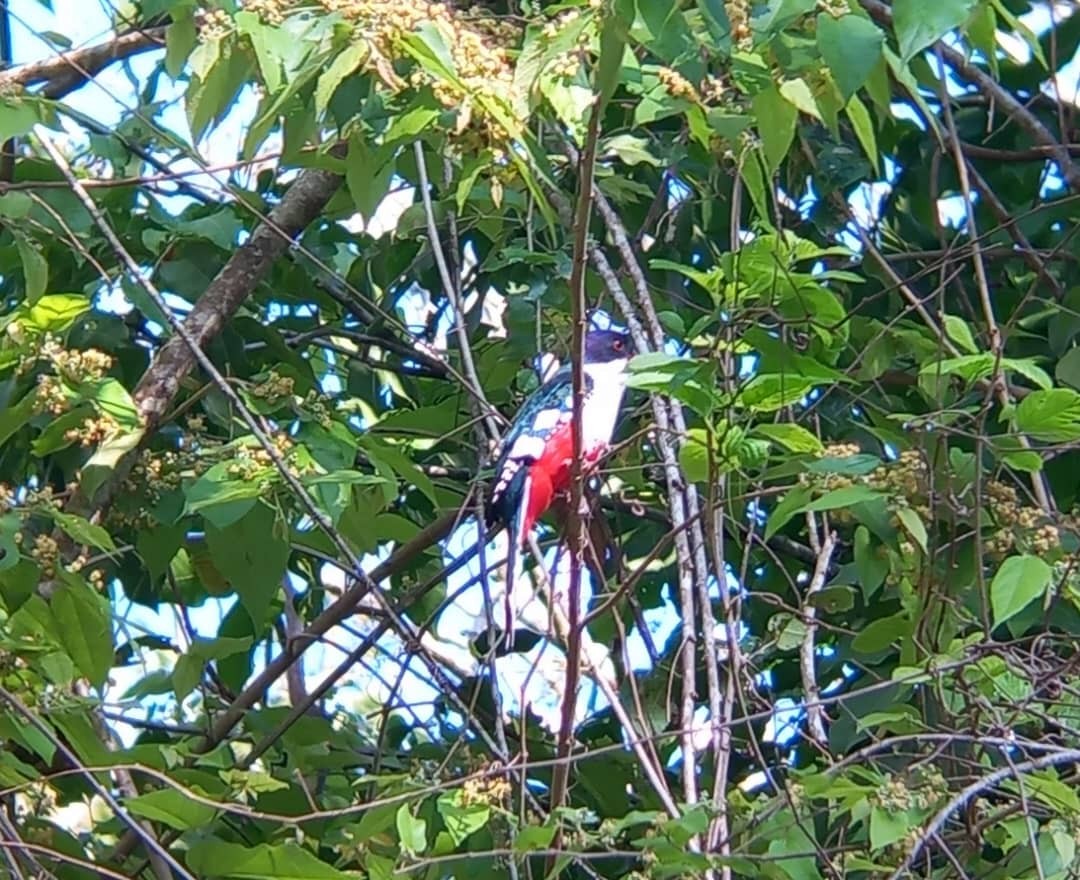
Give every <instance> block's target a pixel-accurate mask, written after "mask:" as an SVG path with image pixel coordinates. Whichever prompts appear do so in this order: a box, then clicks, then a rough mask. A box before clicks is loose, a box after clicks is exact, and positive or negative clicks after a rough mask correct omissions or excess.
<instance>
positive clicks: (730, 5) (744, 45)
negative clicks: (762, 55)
mask: <svg viewBox="0 0 1080 880" xmlns="http://www.w3.org/2000/svg"><path fill="white" fill-rule="evenodd" d="M724 8H725V10H726V11H727V17H728V22H730V24H731V40H732V42H733V43H734V44H735V47H736V48H737V49H744V50H745V49H749V48H750V42H751V34H750V0H727V2H726V3H725V4H724Z"/></svg>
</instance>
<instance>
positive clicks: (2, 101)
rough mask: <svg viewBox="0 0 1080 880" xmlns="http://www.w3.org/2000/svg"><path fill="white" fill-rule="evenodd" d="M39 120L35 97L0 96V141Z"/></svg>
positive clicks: (21, 132)
mask: <svg viewBox="0 0 1080 880" xmlns="http://www.w3.org/2000/svg"><path fill="white" fill-rule="evenodd" d="M39 122H41V105H40V103H39V102H38V101H37V100H36V99H34V98H32V97H30V96H23V95H17V94H16V95H4V96H3V97H0V143H4V142H6V141H8V140H10V139H11V138H18V137H22V136H23V135H26V134H29V133H30V132H31V131H33V130H34V126H35V125H37V124H38V123H39ZM16 240H18V236H16ZM20 252H21V249H20Z"/></svg>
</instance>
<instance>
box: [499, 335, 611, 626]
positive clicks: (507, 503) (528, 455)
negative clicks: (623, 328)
mask: <svg viewBox="0 0 1080 880" xmlns="http://www.w3.org/2000/svg"><path fill="white" fill-rule="evenodd" d="M630 348H631V346H630V337H629V336H628V335H627V334H625V333H620V332H617V331H615V330H590V331H589V332H588V333H587V334H586V336H585V349H584V355H585V362H584V365H583V373H584V379H585V398H584V401H583V404H582V408H581V418H582V429H581V439H582V446H581V451H582V458H583V461H582V468H583V470H584V472H585V473H586V474H588V473H589V472H590V471H591V470H593V469H595V467H596V465H597V464H598V463H599V461H600V459H601V458H603V457H604V455H605V454H606V453H607V451H608V446H609V444H610V443H611V436H612V434H613V432H614V430H615V421H616V419H617V418H618V415H619V408H620V406H621V405H622V399H623V394H624V392H625V390H626V364H627V362H628V361H629V359H630ZM573 408H574V407H573V374H572V370H571V365H570V364H564V365H563V366H562V368H561V369H559V370H558V371H557V372H556V373H555V375H553V376H552V377H551V378H550V379H548V380H547V381H546V382H545V383H544V384H543V385H541V386H540V388H538V389H537V390H536V391H535V392H534V393H533V394H532V396H531V397H529V399H528V400H526V401H525V404H524V405H523V406H522V407H521V410H520V411H519V412H518V414H517V418H515V419H514V423H513V424H512V425H511V426H510V430H509V431H507V432H506V436H505V437H504V438H503V442H502V446H501V448H500V451H499V457H498V460H497V461H496V464H495V477H494V480H493V481H492V485H491V490H490V494H489V498H488V504H487V520H488V526H489V528H499V527H505V528H506V529H507V530H508V532H509V538H510V540H509V544H510V549H509V554H508V556H507V569H506V570H507V590H506V632H505V634H506V638H507V640H508V641H510V640H511V639H512V633H513V626H512V624H513V620H512V617H513V613H512V608H511V605H510V591H511V589H512V588H513V585H514V583H515V582H516V578H517V572H516V560H517V555H518V553H519V551H520V550H521V549H522V548H523V547H524V545H525V544H526V542H527V541H528V539H529V535H530V533H531V532H532V528H533V526H534V525H535V524H536V521H537V520H538V519H539V518H540V517H541V516H543V515H544V512H545V511H546V510H547V509H548V508H549V507H550V506H551V503H552V501H553V500H554V499H555V496H556V495H558V494H559V493H560V492H565V491H567V490H568V489H569V488H570V463H571V460H572V458H573V454H574V441H573V432H572V429H571V424H570V423H571V418H572V416H573Z"/></svg>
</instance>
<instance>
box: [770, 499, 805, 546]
mask: <svg viewBox="0 0 1080 880" xmlns="http://www.w3.org/2000/svg"><path fill="white" fill-rule="evenodd" d="M810 498H811V490H810V487H809V486H796V487H795V488H794V489H791V490H790V491H789V492H787V493H786V494H785V495H784V497H783V498H781V499H780V503H779V504H777V505H776V507H774V508H773V511H772V513H771V514H769V520H768V522H767V523H766V525H765V540H766V541H768V540H769V538H771V537H772V536H773V535H775V534H776V533H777V532H778V531H780V529H782V528H783V527H784V526H785V525H786V524H787V523H788V522H789V521H790V520H791V518H792V517H793V516H795V514H796V513H798V512H799V511H800V510H805V509H806V505H807V504H808V503H809V501H810Z"/></svg>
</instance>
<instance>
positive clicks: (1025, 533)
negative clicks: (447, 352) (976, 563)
mask: <svg viewBox="0 0 1080 880" xmlns="http://www.w3.org/2000/svg"><path fill="white" fill-rule="evenodd" d="M985 492H986V496H987V500H988V501H989V503H988V504H987V505H986V507H987V509H988V510H990V511H991V512H992V513H993V517H994V523H995V524H996V525H997V526H998V529H997V531H996V532H994V534H993V535H991V536H990V538H989V539H988V540H987V542H986V550H987V552H988V553H990V554H991V555H993V556H998V557H1001V556H1006V555H1007V554H1008V553H1010V552H1011V551H1012V550H1013V549H1014V548H1015V547H1016V546H1017V543H1018V542H1019V543H1020V544H1022V545H1023V547H1024V548H1025V549H1030V550H1031V551H1032V552H1034V553H1036V554H1039V555H1043V554H1046V553H1049V552H1051V551H1053V550H1056V549H1058V548H1059V547H1060V546H1061V533H1060V532H1059V530H1058V527H1057V526H1056V525H1054V524H1053V523H1051V522H1048V521H1047V518H1046V514H1045V513H1044V512H1043V511H1041V510H1040V509H1039V508H1037V507H1030V506H1028V505H1024V504H1021V503H1020V496H1019V494H1018V493H1017V491H1016V490H1015V489H1014V488H1013V487H1012V486H1008V485H1006V484H1005V483H1001V482H998V481H997V480H990V481H988V482H987V484H986V488H985Z"/></svg>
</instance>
